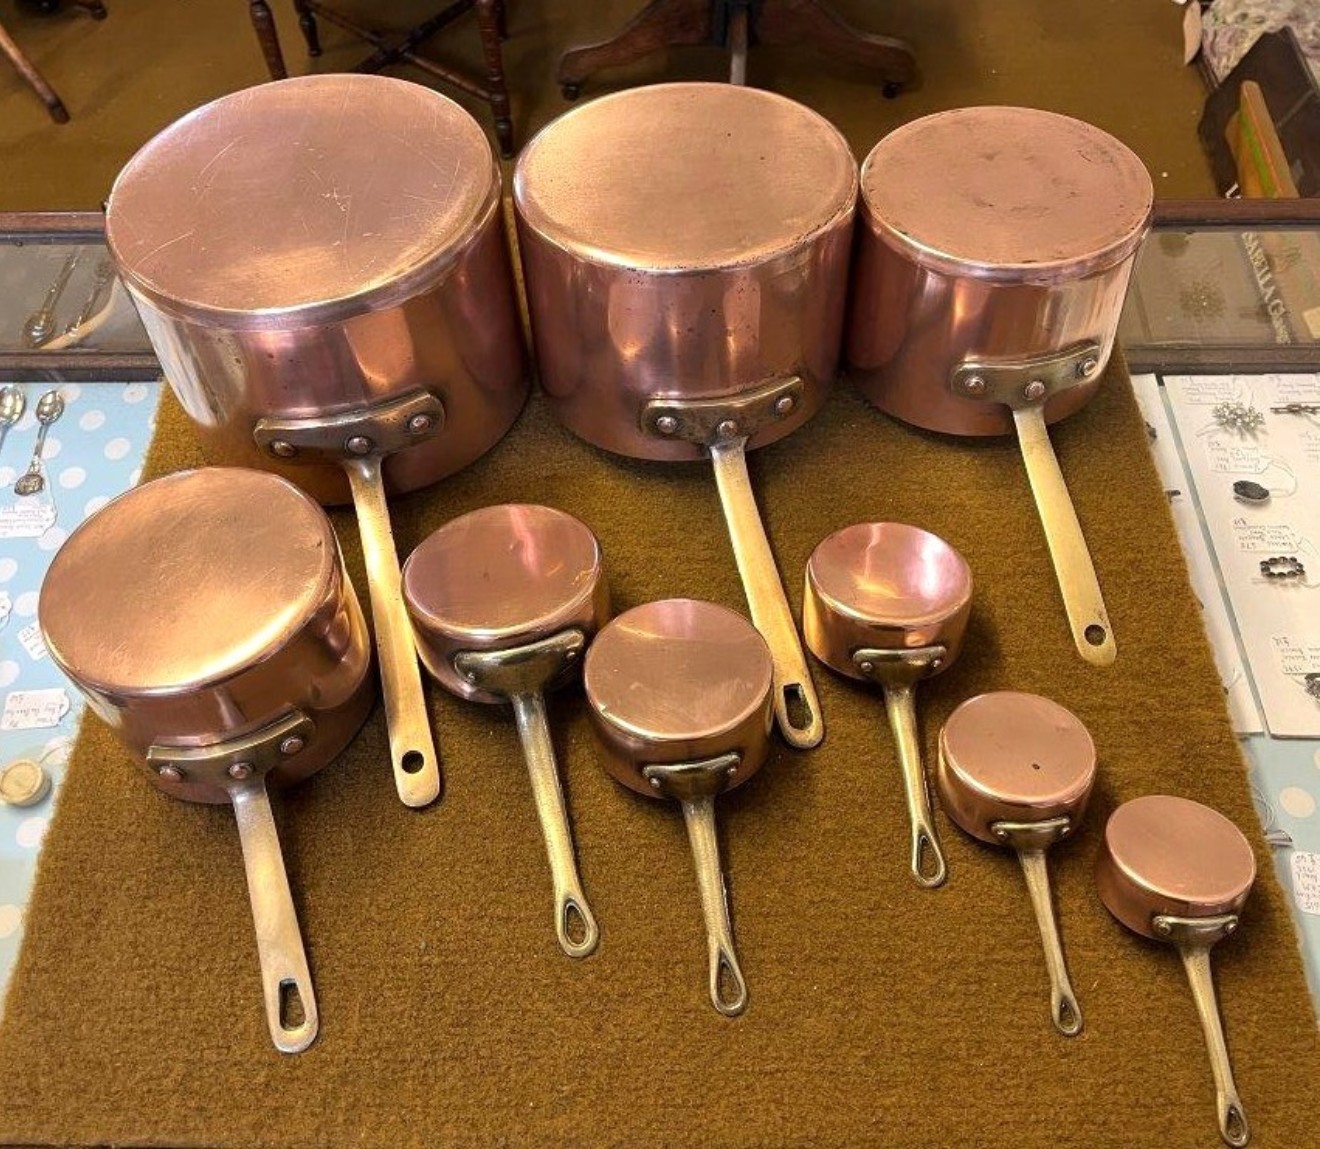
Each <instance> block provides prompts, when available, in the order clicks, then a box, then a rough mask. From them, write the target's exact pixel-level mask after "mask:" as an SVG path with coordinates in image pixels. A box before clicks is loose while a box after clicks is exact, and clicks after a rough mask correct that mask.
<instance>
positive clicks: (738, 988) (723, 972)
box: [683, 797, 747, 1017]
mask: <svg viewBox="0 0 1320 1149" xmlns="http://www.w3.org/2000/svg"><path fill="white" fill-rule="evenodd" d="M683 821H684V822H685V823H686V824H687V832H688V842H689V844H690V845H691V847H692V862H693V864H694V865H695V866H696V870H697V888H698V889H699V890H700V891H701V913H702V916H703V917H704V918H705V919H706V948H707V951H708V956H709V959H710V1001H711V1004H712V1005H713V1006H714V1007H715V1008H716V1009H717V1010H719V1011H720V1013H722V1014H724V1016H725V1017H737V1016H738V1015H739V1014H740V1013H742V1011H743V1010H745V1009H746V1008H747V982H746V980H745V979H744V978H743V973H742V967H741V966H740V965H739V964H738V952H737V950H736V949H734V945H733V927H732V925H731V924H730V923H729V899H728V895H727V893H726V891H725V888H724V871H723V868H722V867H721V866H720V846H719V841H718V839H717V838H716V835H715V799H714V798H713V797H705V798H689V799H687V800H686V801H684V803H683Z"/></svg>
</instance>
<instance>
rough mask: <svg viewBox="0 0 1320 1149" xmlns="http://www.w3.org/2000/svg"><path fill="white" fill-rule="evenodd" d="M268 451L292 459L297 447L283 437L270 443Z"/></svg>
mask: <svg viewBox="0 0 1320 1149" xmlns="http://www.w3.org/2000/svg"><path fill="white" fill-rule="evenodd" d="M270 453H271V454H272V455H277V456H279V457H280V458H281V459H292V458H293V457H294V455H296V454H297V453H298V448H297V447H295V446H294V445H293V444H292V443H286V442H285V441H284V440H283V439H276V440H275V441H274V442H273V443H271V445H270Z"/></svg>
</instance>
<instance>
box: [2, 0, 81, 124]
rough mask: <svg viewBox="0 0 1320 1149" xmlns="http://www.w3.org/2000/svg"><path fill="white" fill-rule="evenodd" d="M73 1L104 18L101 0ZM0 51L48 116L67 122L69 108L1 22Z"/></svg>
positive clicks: (78, 6) (56, 120) (58, 122)
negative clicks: (35, 94) (41, 104)
mask: <svg viewBox="0 0 1320 1149" xmlns="http://www.w3.org/2000/svg"><path fill="white" fill-rule="evenodd" d="M73 3H74V7H75V8H82V9H83V10H84V11H87V12H90V13H91V14H92V16H93V18H95V19H97V20H104V19H105V18H106V15H107V13H106V10H105V5H104V4H103V3H101V0H73ZM0 52H4V54H5V55H6V56H7V57H9V62H10V63H11V64H13V65H14V67H15V68H17V69H18V74H19V75H20V76H22V77H23V79H24V80H26V81H27V83H28V86H29V87H30V88H31V89H32V90H33V91H34V92H36V93H37V95H38V96H40V97H41V102H42V103H43V104H45V105H46V110H47V111H48V112H50V118H51V119H52V120H54V121H55V122H56V123H57V124H67V123H68V122H69V110H68V109H67V108H66V107H65V106H64V101H63V100H61V99H60V97H59V95H58V94H57V93H56V91H55V89H54V88H52V87H51V86H50V84H49V83H47V81H46V77H45V76H43V75H42V74H41V73H40V72H39V71H37V66H36V65H35V64H34V63H33V62H32V61H31V60H29V59H28V57H27V54H26V53H25V52H24V51H23V49H22V48H20V47H19V46H18V43H17V42H16V41H15V40H14V38H13V37H12V36H11V35H10V34H9V33H8V31H6V29H5V26H4V25H3V24H0Z"/></svg>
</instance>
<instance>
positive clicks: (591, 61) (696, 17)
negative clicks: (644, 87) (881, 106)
mask: <svg viewBox="0 0 1320 1149" xmlns="http://www.w3.org/2000/svg"><path fill="white" fill-rule="evenodd" d="M749 43H750V44H756V43H761V44H810V45H812V46H813V47H815V48H817V49H818V50H820V51H822V52H825V53H827V54H829V55H833V56H836V57H838V58H839V59H841V60H847V61H849V62H851V63H854V64H860V65H862V66H863V67H865V68H873V69H875V71H876V72H877V73H879V75H880V78H881V82H882V83H883V85H884V94H885V95H886V96H895V95H897V94H898V92H899V90H900V89H901V88H902V86H903V85H904V84H906V83H909V82H910V81H911V80H912V77H913V76H914V74H915V72H916V61H915V58H914V57H913V55H912V49H910V48H909V47H908V46H907V45H906V44H905V43H903V41H902V40H894V39H890V38H889V37H887V36H874V35H871V34H870V33H867V32H860V31H858V30H857V29H856V28H854V27H853V26H852V25H851V24H849V23H848V22H847V21H846V20H844V19H843V17H842V16H840V15H839V14H838V13H837V12H835V11H834V9H833V8H831V7H830V6H829V5H828V4H826V3H825V2H824V0H651V2H650V3H649V4H647V6H646V7H645V8H643V9H642V10H641V11H640V12H639V13H638V14H637V15H636V16H634V17H633V18H632V20H630V21H629V22H628V23H627V24H626V25H625V26H624V27H623V29H622V30H621V31H620V32H619V33H618V34H617V35H616V36H614V37H612V38H611V39H609V40H605V41H603V42H601V43H599V44H589V45H586V46H584V47H581V48H573V49H571V50H570V51H568V52H565V53H564V55H563V57H562V58H561V59H560V61H559V75H558V80H559V86H560V87H561V89H562V90H563V93H564V97H565V98H566V99H569V100H573V99H576V98H577V96H578V93H579V92H580V91H581V89H582V82H583V81H584V80H585V79H586V78H587V77H588V76H590V75H591V74H592V73H594V72H598V71H600V70H601V69H602V68H613V67H618V66H619V65H621V64H631V63H632V62H633V61H634V60H640V59H641V58H642V57H643V56H649V55H650V54H651V53H652V52H658V51H659V50H660V49H662V48H667V47H669V46H671V45H684V44H718V45H721V46H723V47H727V48H729V49H730V50H731V52H732V53H733V68H732V79H733V82H734V83H741V82H742V73H743V71H744V68H745V65H744V57H745V53H746V46H747V44H749Z"/></svg>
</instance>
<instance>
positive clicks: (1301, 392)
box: [1270, 375, 1320, 418]
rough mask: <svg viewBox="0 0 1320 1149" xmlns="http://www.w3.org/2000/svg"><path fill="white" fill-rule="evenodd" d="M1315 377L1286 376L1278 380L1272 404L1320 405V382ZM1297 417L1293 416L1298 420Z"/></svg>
mask: <svg viewBox="0 0 1320 1149" xmlns="http://www.w3.org/2000/svg"><path fill="white" fill-rule="evenodd" d="M1316 380H1317V377H1316V376H1315V375H1285V376H1282V377H1280V378H1276V380H1275V386H1276V388H1277V389H1276V390H1275V392H1274V398H1273V399H1271V400H1270V402H1271V403H1272V404H1277V405H1278V406H1280V407H1282V406H1283V405H1284V404H1285V403H1320V382H1317V381H1316ZM1296 417H1297V416H1293V418H1296Z"/></svg>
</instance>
